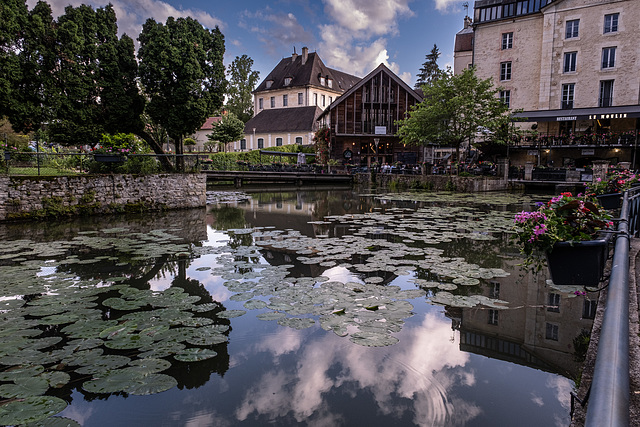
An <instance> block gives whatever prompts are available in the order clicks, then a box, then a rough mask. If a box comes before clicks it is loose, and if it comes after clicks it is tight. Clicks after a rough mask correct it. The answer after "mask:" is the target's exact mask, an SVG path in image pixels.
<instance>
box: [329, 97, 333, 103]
mask: <svg viewBox="0 0 640 427" xmlns="http://www.w3.org/2000/svg"><path fill="white" fill-rule="evenodd" d="M332 102H333V96H330V97H329V105H331V103H332Z"/></svg>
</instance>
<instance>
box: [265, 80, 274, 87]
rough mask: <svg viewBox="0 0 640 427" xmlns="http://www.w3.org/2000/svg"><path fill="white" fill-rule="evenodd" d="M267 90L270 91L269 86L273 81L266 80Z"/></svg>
mask: <svg viewBox="0 0 640 427" xmlns="http://www.w3.org/2000/svg"><path fill="white" fill-rule="evenodd" d="M266 84H267V89H271V85H272V84H273V80H267V82H266Z"/></svg>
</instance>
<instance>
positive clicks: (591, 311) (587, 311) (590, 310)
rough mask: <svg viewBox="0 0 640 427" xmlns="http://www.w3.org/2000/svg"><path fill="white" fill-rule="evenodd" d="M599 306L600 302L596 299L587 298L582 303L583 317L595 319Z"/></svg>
mask: <svg viewBox="0 0 640 427" xmlns="http://www.w3.org/2000/svg"><path fill="white" fill-rule="evenodd" d="M597 308H598V302H597V301H596V300H591V299H586V298H585V300H584V304H583V305H582V318H583V319H595V318H596V309H597Z"/></svg>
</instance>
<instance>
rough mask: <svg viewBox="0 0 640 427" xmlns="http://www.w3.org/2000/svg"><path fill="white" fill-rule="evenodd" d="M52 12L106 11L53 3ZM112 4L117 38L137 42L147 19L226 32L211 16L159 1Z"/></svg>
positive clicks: (87, 0) (96, 1) (80, 0)
mask: <svg viewBox="0 0 640 427" xmlns="http://www.w3.org/2000/svg"><path fill="white" fill-rule="evenodd" d="M36 3H37V0H27V5H28V6H29V8H32V7H34V6H35V4H36ZM49 4H50V5H51V10H52V12H53V16H54V17H58V16H60V15H62V14H64V8H65V7H67V6H74V7H77V6H80V5H81V4H86V5H89V6H92V7H93V8H94V9H97V8H100V7H104V6H105V2H104V1H103V0H50V1H49ZM111 4H112V5H113V9H114V10H115V12H116V17H117V18H118V34H120V35H121V34H123V33H126V34H127V35H128V36H129V37H131V38H132V39H134V40H135V39H137V38H138V34H140V31H142V25H143V24H144V23H145V22H146V20H147V19H148V18H153V19H155V20H156V21H158V22H162V23H165V22H166V21H167V18H168V17H170V16H172V17H174V18H184V17H187V16H190V17H192V18H194V19H197V20H198V22H200V24H202V25H204V26H205V27H207V28H214V27H215V26H216V25H217V26H219V27H220V28H221V29H222V28H224V26H225V25H224V22H222V21H221V20H220V19H218V18H216V17H215V16H212V15H211V14H209V13H207V12H204V11H202V10H199V9H176V8H175V7H173V6H171V5H170V4H169V3H166V2H163V1H159V0H112V1H111Z"/></svg>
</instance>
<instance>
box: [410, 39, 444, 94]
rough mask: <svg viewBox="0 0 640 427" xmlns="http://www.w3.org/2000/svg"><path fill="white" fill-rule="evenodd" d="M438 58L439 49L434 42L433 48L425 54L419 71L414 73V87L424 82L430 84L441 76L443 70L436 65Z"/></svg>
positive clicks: (418, 86) (417, 87)
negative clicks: (415, 78) (424, 59)
mask: <svg viewBox="0 0 640 427" xmlns="http://www.w3.org/2000/svg"><path fill="white" fill-rule="evenodd" d="M438 58H440V50H439V49H438V46H436V44H435V43H434V45H433V49H431V52H429V53H428V54H427V56H426V61H425V62H424V64H422V68H420V72H419V73H418V74H417V75H416V77H417V80H416V86H415V88H416V89H419V88H420V87H421V86H422V85H425V84H426V85H429V84H432V83H433V81H434V80H437V79H438V78H440V77H441V76H442V73H443V71H442V70H441V69H440V67H438Z"/></svg>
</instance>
